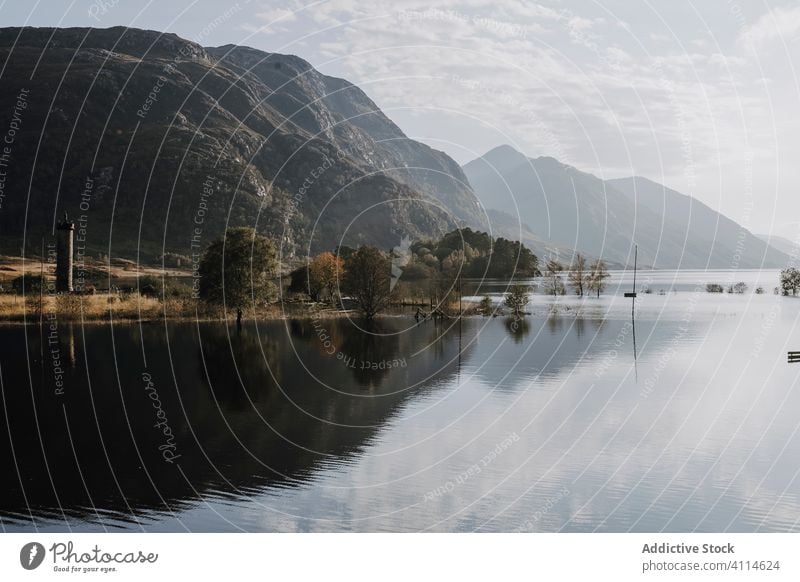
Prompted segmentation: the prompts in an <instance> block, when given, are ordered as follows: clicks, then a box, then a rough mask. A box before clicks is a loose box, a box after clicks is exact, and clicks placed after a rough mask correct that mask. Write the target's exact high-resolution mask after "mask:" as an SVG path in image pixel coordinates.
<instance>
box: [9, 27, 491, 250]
mask: <svg viewBox="0 0 800 582" xmlns="http://www.w3.org/2000/svg"><path fill="white" fill-rule="evenodd" d="M0 61H2V63H3V68H2V79H3V83H2V84H0V128H4V129H3V131H5V128H9V127H12V124H13V127H14V128H15V129H14V136H13V140H12V141H13V144H11V145H10V146H9V149H10V152H9V153H7V159H5V162H4V160H3V159H0V164H2V166H1V167H0V170H3V171H4V174H3V177H4V182H3V188H4V189H3V194H4V197H3V198H2V199H1V200H2V206H1V207H0V247H2V249H3V250H5V251H6V252H14V253H18V252H20V251H21V250H22V247H27V250H26V253H27V254H38V249H39V248H40V244H41V240H42V238H43V237H44V238H46V239H48V240H49V239H50V238H51V237H52V234H53V228H54V225H55V222H56V220H58V219H60V217H61V216H63V214H64V213H65V212H67V213H68V214H69V216H70V217H71V218H72V220H74V221H77V225H78V226H77V229H78V233H77V234H78V235H79V238H80V239H81V240H79V241H76V245H77V244H80V245H81V246H82V247H84V248H83V252H85V253H86V254H90V255H93V254H108V255H114V256H129V257H135V256H140V257H141V258H142V259H144V260H147V259H154V258H156V257H159V256H162V255H165V254H176V255H179V256H183V257H190V256H191V255H192V254H194V253H197V252H201V251H202V250H203V249H204V248H205V246H207V245H208V244H209V243H210V242H211V241H212V240H213V239H214V238H216V237H218V236H219V235H220V234H221V233H222V232H223V231H224V229H225V228H226V227H229V226H240V225H249V226H254V227H256V228H258V230H259V231H261V232H265V233H267V234H270V235H271V236H273V237H275V238H278V239H280V241H281V244H282V253H283V255H284V257H291V256H293V255H294V254H295V253H297V254H305V252H307V249H308V248H309V247H310V248H311V249H312V251H316V250H321V249H328V248H333V247H334V246H336V245H337V244H340V243H343V244H350V245H353V244H359V243H364V242H366V243H371V244H377V245H380V246H383V247H387V248H388V247H392V246H394V245H396V244H399V242H400V240H401V239H402V238H403V237H406V236H408V237H411V238H417V237H422V236H437V237H438V236H441V235H442V234H443V233H444V232H447V231H449V230H452V229H453V228H455V227H456V226H458V225H461V224H469V225H470V226H473V227H476V228H483V229H484V230H487V229H488V228H489V224H488V221H487V219H486V217H485V214H484V212H483V211H482V209H481V208H480V207H479V205H478V204H477V201H476V199H475V196H474V194H473V192H472V191H471V189H470V187H469V184H468V182H467V180H466V177H465V176H464V174H463V172H462V170H461V168H460V167H459V166H458V164H456V163H455V162H454V161H453V160H452V159H450V158H449V157H448V156H447V155H445V154H444V153H442V152H439V151H436V150H434V149H432V148H430V147H428V146H427V145H425V144H422V143H419V142H416V141H414V140H411V139H409V138H408V137H407V136H406V135H405V134H403V132H402V131H401V130H400V129H399V128H398V127H397V126H396V125H395V124H394V123H392V121H391V120H389V119H388V118H387V117H386V116H385V115H384V114H383V113H382V112H381V111H380V110H379V109H378V107H377V106H376V105H375V103H373V102H372V101H371V100H370V99H369V98H368V97H367V96H366V95H365V94H364V93H363V92H362V91H361V90H360V89H359V88H358V87H356V86H354V85H352V84H350V83H348V82H347V81H344V80H342V79H336V78H333V77H328V76H325V75H323V74H321V73H319V72H318V71H316V70H315V69H314V68H313V67H311V65H310V64H308V63H307V62H305V61H304V60H302V59H300V58H298V57H295V56H289V55H280V54H276V53H266V52H263V51H259V50H256V49H251V48H247V47H237V46H232V45H231V46H226V47H217V48H204V47H201V46H200V45H198V44H195V43H192V42H189V41H186V40H184V39H181V38H179V37H178V36H176V35H173V34H162V33H159V32H155V31H146V30H139V29H132V28H124V27H115V28H109V29H89V28H63V29H60V28H4V29H0ZM0 153H2V152H1V151H0ZM76 238H77V237H76Z"/></svg>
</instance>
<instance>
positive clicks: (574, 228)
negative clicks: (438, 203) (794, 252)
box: [464, 146, 787, 269]
mask: <svg viewBox="0 0 800 582" xmlns="http://www.w3.org/2000/svg"><path fill="white" fill-rule="evenodd" d="M464 172H465V174H466V175H467V177H468V178H469V181H470V184H471V185H472V187H473V189H474V191H475V193H476V195H477V196H478V198H479V199H480V200H481V201H482V202H483V204H484V205H486V206H487V207H488V208H494V209H497V210H500V211H503V212H506V213H510V214H513V215H518V216H519V217H520V219H521V220H522V221H523V222H524V223H526V224H527V225H528V226H529V227H530V229H531V231H532V232H533V233H534V234H535V235H536V236H538V237H540V238H541V239H543V240H545V241H549V242H551V243H552V244H555V245H561V246H566V247H569V248H574V249H577V250H578V251H580V252H582V253H584V254H587V255H591V256H602V257H603V258H604V259H606V260H608V261H611V262H614V263H619V264H622V265H626V264H632V263H633V251H634V244H638V246H639V264H640V266H644V267H652V268H658V269H677V268H682V269H704V268H758V267H779V266H780V265H782V264H785V262H786V260H787V257H786V255H785V254H784V253H782V252H780V251H779V250H776V249H774V248H772V247H770V246H769V245H767V244H766V243H765V242H764V241H762V240H760V239H759V238H757V237H756V236H754V235H753V234H752V233H750V232H749V231H748V230H747V229H745V228H744V227H742V226H740V225H738V224H737V223H735V222H733V221H732V220H730V219H728V218H726V217H725V216H723V215H721V214H719V213H718V212H715V211H714V210H712V209H711V208H709V207H708V206H706V205H705V204H703V203H702V202H700V201H698V200H696V199H694V198H691V197H689V196H685V195H683V194H681V193H679V192H676V191H674V190H671V189H669V188H667V187H665V186H662V185H660V184H657V183H655V182H652V181H650V180H647V179H646V178H640V177H635V178H623V179H618V180H601V179H600V178H598V177H597V176H594V175H592V174H589V173H586V172H582V171H580V170H578V169H576V168H574V167H572V166H568V165H565V164H562V163H561V162H559V161H557V160H555V159H553V158H549V157H540V158H535V159H532V158H528V157H526V156H525V155H523V154H521V153H520V152H518V151H516V150H515V149H513V148H511V147H510V146H500V147H497V148H495V149H493V150H491V151H489V152H488V153H487V154H485V155H484V156H482V157H480V158H478V159H476V160H473V161H471V162H469V163H468V164H466V165H465V166H464Z"/></svg>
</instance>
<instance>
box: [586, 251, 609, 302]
mask: <svg viewBox="0 0 800 582" xmlns="http://www.w3.org/2000/svg"><path fill="white" fill-rule="evenodd" d="M610 276H611V275H609V273H608V270H607V269H606V262H605V261H604V260H603V259H597V260H596V261H595V262H594V264H592V268H591V269H590V271H589V290H590V291H595V292H596V293H597V297H598V298H599V297H600V293H602V292H603V291H605V288H606V279H608V278H609V277H610Z"/></svg>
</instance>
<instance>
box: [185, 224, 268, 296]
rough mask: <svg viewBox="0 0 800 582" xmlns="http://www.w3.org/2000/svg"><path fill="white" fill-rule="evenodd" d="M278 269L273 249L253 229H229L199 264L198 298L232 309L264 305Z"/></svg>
mask: <svg viewBox="0 0 800 582" xmlns="http://www.w3.org/2000/svg"><path fill="white" fill-rule="evenodd" d="M277 268H278V259H277V253H276V252H275V245H273V243H272V242H271V241H270V240H269V239H268V238H267V237H265V236H264V235H261V234H258V233H257V232H256V231H255V230H254V229H252V228H246V227H242V228H231V229H229V230H228V231H227V232H226V233H225V236H224V237H223V238H219V239H217V240H215V241H214V242H212V243H211V245H209V247H208V249H206V252H205V254H204V255H203V258H202V259H201V260H200V265H199V268H198V272H199V275H200V289H199V292H200V297H202V298H203V299H205V300H206V301H208V302H209V303H218V304H221V305H225V306H227V307H235V308H242V307H246V306H247V305H253V304H258V303H263V302H266V301H268V300H269V299H270V298H271V297H272V295H273V294H274V285H273V284H272V281H271V280H272V278H273V277H274V276H275V273H276V271H277ZM223 270H224V273H223Z"/></svg>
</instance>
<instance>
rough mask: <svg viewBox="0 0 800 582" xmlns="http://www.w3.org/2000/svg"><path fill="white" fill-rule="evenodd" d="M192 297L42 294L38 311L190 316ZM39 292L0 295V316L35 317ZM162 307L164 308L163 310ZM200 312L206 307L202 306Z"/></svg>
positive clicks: (65, 316)
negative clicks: (24, 294) (164, 301)
mask: <svg viewBox="0 0 800 582" xmlns="http://www.w3.org/2000/svg"><path fill="white" fill-rule="evenodd" d="M196 303H197V302H196V301H192V300H188V299H186V300H178V299H168V300H167V301H166V303H162V302H161V301H159V300H158V299H154V298H151V297H142V296H140V295H138V294H136V293H131V294H126V295H116V294H99V295H55V296H52V295H45V296H44V297H43V306H42V311H43V312H44V315H45V316H48V315H50V314H53V313H55V315H56V317H57V318H58V319H59V320H80V319H83V320H89V321H97V320H108V319H115V320H138V319H160V318H163V317H164V316H165V315H166V316H167V317H170V318H172V317H190V316H192V315H194V314H195V304H196ZM38 304H39V296H38V295H36V294H31V295H28V296H27V297H22V296H21V295H13V294H2V295H0V320H5V321H23V319H25V318H27V319H38V318H39V315H40V309H39V305H38ZM165 308H166V310H165ZM203 313H204V315H205V314H206V310H205V309H204V310H203Z"/></svg>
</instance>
